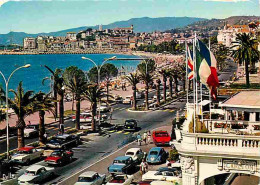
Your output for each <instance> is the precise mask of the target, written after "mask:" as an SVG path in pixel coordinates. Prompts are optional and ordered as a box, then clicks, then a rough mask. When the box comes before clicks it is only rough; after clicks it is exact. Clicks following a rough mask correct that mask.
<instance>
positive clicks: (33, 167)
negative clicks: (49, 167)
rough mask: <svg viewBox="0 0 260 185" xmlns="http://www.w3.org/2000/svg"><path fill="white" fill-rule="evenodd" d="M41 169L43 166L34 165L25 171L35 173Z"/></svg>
mask: <svg viewBox="0 0 260 185" xmlns="http://www.w3.org/2000/svg"><path fill="white" fill-rule="evenodd" d="M42 167H44V166H42V165H38V164H34V165H32V166H29V168H27V169H26V170H28V171H37V170H39V169H40V168H42Z"/></svg>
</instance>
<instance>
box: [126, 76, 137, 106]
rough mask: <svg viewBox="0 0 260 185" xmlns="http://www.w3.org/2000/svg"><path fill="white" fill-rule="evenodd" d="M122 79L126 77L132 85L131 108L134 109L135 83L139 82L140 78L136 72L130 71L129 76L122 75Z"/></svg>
mask: <svg viewBox="0 0 260 185" xmlns="http://www.w3.org/2000/svg"><path fill="white" fill-rule="evenodd" d="M124 79H126V80H127V81H128V82H129V83H130V84H131V85H132V89H133V105H132V109H133V110H136V85H137V84H138V83H139V81H140V78H139V76H138V74H137V73H130V76H124Z"/></svg>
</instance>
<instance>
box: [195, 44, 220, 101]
mask: <svg viewBox="0 0 260 185" xmlns="http://www.w3.org/2000/svg"><path fill="white" fill-rule="evenodd" d="M196 70H197V80H198V81H200V82H201V83H202V84H204V85H205V86H206V87H207V88H208V89H209V90H210V92H211V96H212V97H213V98H214V99H216V90H217V87H218V85H219V81H218V74H217V60H216V58H215V56H214V55H213V53H212V52H211V51H210V50H209V49H208V47H207V46H206V45H205V44H203V43H202V42H201V41H200V40H198V42H197V45H196Z"/></svg>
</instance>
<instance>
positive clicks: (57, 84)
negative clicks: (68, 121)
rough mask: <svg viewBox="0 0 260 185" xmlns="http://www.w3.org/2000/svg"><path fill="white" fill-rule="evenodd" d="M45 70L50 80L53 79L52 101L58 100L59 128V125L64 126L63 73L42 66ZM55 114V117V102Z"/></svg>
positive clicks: (59, 70)
mask: <svg viewBox="0 0 260 185" xmlns="http://www.w3.org/2000/svg"><path fill="white" fill-rule="evenodd" d="M44 67H45V68H46V69H48V70H49V71H50V73H51V74H52V79H53V94H54V99H55V100H58V102H59V124H60V128H61V125H64V103H63V100H64V87H63V85H64V79H63V76H62V73H63V71H62V70H61V69H58V68H57V69H56V70H55V71H53V70H52V69H51V68H49V67H48V66H46V65H44ZM55 114H56V116H57V103H56V102H55ZM61 131H63V130H62V129H61Z"/></svg>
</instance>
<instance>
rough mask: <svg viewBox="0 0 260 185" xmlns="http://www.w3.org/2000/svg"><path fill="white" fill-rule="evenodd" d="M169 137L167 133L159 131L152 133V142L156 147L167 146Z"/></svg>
mask: <svg viewBox="0 0 260 185" xmlns="http://www.w3.org/2000/svg"><path fill="white" fill-rule="evenodd" d="M170 141H171V136H170V135H169V134H168V132H167V131H163V130H159V131H154V132H153V142H154V144H155V145H156V146H158V145H169V143H170Z"/></svg>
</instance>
